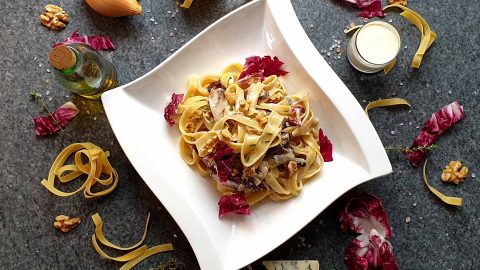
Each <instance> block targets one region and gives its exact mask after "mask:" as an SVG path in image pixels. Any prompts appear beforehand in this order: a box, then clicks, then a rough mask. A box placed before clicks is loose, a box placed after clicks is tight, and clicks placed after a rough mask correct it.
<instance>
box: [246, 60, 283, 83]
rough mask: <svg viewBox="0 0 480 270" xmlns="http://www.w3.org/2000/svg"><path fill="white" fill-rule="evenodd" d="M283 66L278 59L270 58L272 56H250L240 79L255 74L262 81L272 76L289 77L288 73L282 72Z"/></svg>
mask: <svg viewBox="0 0 480 270" xmlns="http://www.w3.org/2000/svg"><path fill="white" fill-rule="evenodd" d="M282 66H283V62H282V61H280V59H278V57H276V56H275V57H273V59H272V57H270V56H268V55H267V56H264V57H260V56H250V57H248V58H247V59H245V65H244V69H245V70H244V71H243V72H242V73H241V74H240V77H239V79H242V78H244V77H246V76H248V75H252V74H255V76H258V75H260V77H261V80H262V81H263V79H264V78H265V77H268V76H271V75H277V76H284V75H287V74H288V72H287V71H285V70H282V69H281V67H282Z"/></svg>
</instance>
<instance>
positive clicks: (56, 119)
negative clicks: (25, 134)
mask: <svg viewBox="0 0 480 270" xmlns="http://www.w3.org/2000/svg"><path fill="white" fill-rule="evenodd" d="M78 112H79V110H78V108H77V106H75V104H73V103H72V102H71V101H69V102H67V103H65V104H63V105H62V106H60V107H59V108H58V109H56V110H55V112H53V114H51V115H47V116H40V117H36V118H34V119H33V122H34V123H35V133H36V134H37V135H38V136H47V135H50V134H55V133H57V132H59V131H60V130H61V129H62V128H64V127H65V126H66V125H67V124H68V123H70V122H71V121H72V119H73V118H75V116H77V114H78Z"/></svg>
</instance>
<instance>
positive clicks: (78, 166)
mask: <svg viewBox="0 0 480 270" xmlns="http://www.w3.org/2000/svg"><path fill="white" fill-rule="evenodd" d="M72 154H74V161H75V163H74V164H69V165H64V164H65V162H66V161H67V159H68V158H69V157H70V156H71V155H72ZM109 155H110V154H109V152H104V151H103V150H102V149H101V148H100V147H98V146H96V145H94V144H92V143H89V142H86V143H74V144H71V145H69V146H67V147H66V148H65V149H63V151H62V152H61V153H60V154H59V155H58V156H57V158H56V159H55V161H54V162H53V164H52V167H51V168H50V172H49V173H48V178H47V180H46V179H43V180H42V182H41V184H42V185H43V186H44V187H45V188H47V189H48V191H50V192H51V193H53V194H55V195H57V196H60V197H67V196H71V195H74V194H75V193H78V192H80V191H82V190H83V194H84V196H85V198H87V199H90V198H95V197H100V196H104V195H107V194H109V193H110V192H112V191H113V190H114V189H115V188H116V187H117V184H118V179H119V177H118V173H117V171H116V170H115V169H114V168H112V166H111V165H110V162H109V161H108V159H107V157H108V156H109ZM82 156H83V157H86V158H87V159H88V162H86V163H84V162H83V160H82ZM66 172H69V173H67V174H65V173H66ZM84 174H86V175H87V179H86V180H85V182H84V183H83V184H82V185H81V186H80V187H79V188H78V189H77V190H75V191H73V192H63V191H61V190H58V189H57V188H56V187H55V179H57V178H58V180H59V181H60V183H68V182H70V181H72V180H74V179H76V178H78V177H80V176H81V175H84ZM102 174H106V175H108V178H106V179H100V177H101V175H102ZM97 183H98V184H100V185H102V186H109V187H108V188H107V189H104V190H102V191H98V192H94V191H92V190H91V189H92V187H93V186H94V185H95V184H97Z"/></svg>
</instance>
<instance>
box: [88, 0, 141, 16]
mask: <svg viewBox="0 0 480 270" xmlns="http://www.w3.org/2000/svg"><path fill="white" fill-rule="evenodd" d="M85 2H87V4H88V5H89V6H90V7H91V8H92V9H93V10H95V11H96V12H97V13H99V14H102V15H103V16H107V17H123V16H129V15H140V14H142V6H141V5H140V4H139V3H138V2H137V1H136V0H85Z"/></svg>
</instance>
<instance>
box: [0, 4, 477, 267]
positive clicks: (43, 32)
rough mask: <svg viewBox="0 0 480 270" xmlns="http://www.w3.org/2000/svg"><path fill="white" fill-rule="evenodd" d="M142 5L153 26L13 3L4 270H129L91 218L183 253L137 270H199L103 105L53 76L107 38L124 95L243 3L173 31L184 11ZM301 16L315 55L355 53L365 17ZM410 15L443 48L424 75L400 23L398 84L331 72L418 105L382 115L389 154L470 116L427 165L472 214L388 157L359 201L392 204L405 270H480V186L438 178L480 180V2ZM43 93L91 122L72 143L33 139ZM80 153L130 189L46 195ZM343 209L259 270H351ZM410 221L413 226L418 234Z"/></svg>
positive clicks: (363, 91)
mask: <svg viewBox="0 0 480 270" xmlns="http://www.w3.org/2000/svg"><path fill="white" fill-rule="evenodd" d="M141 2H142V5H143V9H144V14H143V15H142V16H138V17H127V18H120V19H116V18H106V17H102V16H99V15H97V14H96V13H94V12H93V11H92V10H91V9H89V8H88V7H87V6H86V5H85V4H84V3H83V1H64V2H58V1H54V2H50V1H46V0H40V1H2V4H1V6H2V8H1V9H0V21H1V23H0V79H1V80H0V81H1V82H0V107H1V108H2V109H1V114H0V125H1V137H2V140H1V141H0V153H1V154H0V157H1V158H0V165H1V170H0V173H1V177H0V181H1V192H0V243H1V247H0V269H115V268H119V266H120V265H121V264H119V263H115V262H110V261H106V260H103V259H101V258H100V257H99V255H98V254H97V253H96V252H95V251H94V250H93V248H92V246H91V243H90V237H91V234H92V233H93V224H92V222H91V221H90V216H91V215H92V214H94V213H96V212H99V213H100V214H101V216H102V217H103V219H104V221H105V222H106V225H105V234H106V236H107V237H108V238H110V239H113V240H114V241H115V242H116V243H119V244H129V243H133V242H135V241H137V239H138V238H139V237H140V235H141V229H140V228H139V227H141V226H143V225H142V224H143V222H144V220H145V217H146V214H147V212H148V211H150V212H151V213H152V220H151V226H150V231H149V234H148V237H147V244H150V245H154V244H160V243H165V242H172V243H173V244H174V246H175V251H174V252H171V253H168V254H160V255H156V256H153V257H151V258H149V259H148V260H147V261H145V262H143V263H142V264H141V265H139V266H138V267H137V269H151V268H153V267H155V266H159V265H162V264H164V263H165V262H166V261H167V260H168V258H169V257H171V258H175V259H176V260H178V261H181V262H184V263H185V265H186V266H185V267H184V269H198V264H197V262H196V260H195V256H194V253H193V251H192V249H191V248H190V246H189V244H188V241H187V240H186V238H185V236H184V235H183V234H182V232H181V230H180V229H179V227H178V226H177V225H176V223H175V222H174V221H173V219H172V218H171V217H170V215H169V214H168V212H167V211H166V210H165V208H164V207H163V206H162V204H161V203H160V202H159V200H158V199H157V198H156V197H155V196H154V195H153V194H152V193H151V192H150V191H149V189H148V188H147V186H146V185H145V184H144V182H143V181H142V179H141V178H140V177H139V176H138V174H137V173H136V172H135V170H134V169H133V167H132V166H131V165H130V163H129V161H128V159H127V158H126V156H125V155H124V153H123V152H122V150H121V148H120V147H119V145H118V143H117V142H116V140H115V137H114V134H113V132H112V130H111V128H110V126H109V124H108V120H107V118H106V117H105V114H104V112H103V109H102V107H101V103H100V102H92V101H88V100H84V99H82V98H79V97H76V96H73V95H71V94H69V93H68V92H67V91H65V90H62V89H61V87H60V86H59V85H58V84H57V83H56V82H55V81H54V79H53V77H52V73H48V72H47V66H48V63H47V55H48V52H49V48H50V45H51V44H52V43H54V42H56V41H59V40H61V39H63V38H65V37H66V36H67V35H68V34H69V33H70V32H71V31H73V30H75V29H79V30H80V32H81V33H85V34H102V33H105V34H108V35H109V36H110V37H111V38H112V39H113V41H114V42H115V43H116V44H117V46H118V49H117V50H116V51H114V52H104V53H103V55H105V56H106V57H107V58H108V59H110V60H111V61H113V63H114V64H115V65H116V66H117V68H118V71H119V77H120V82H121V83H122V84H123V83H127V82H130V81H132V80H134V79H135V78H137V77H139V76H141V75H143V74H144V73H146V72H147V71H149V70H151V69H152V68H154V67H155V66H156V65H158V64H160V63H161V62H162V61H163V60H164V59H165V58H167V57H168V56H169V55H170V54H171V52H170V50H171V49H178V48H179V47H180V46H181V45H182V43H183V42H185V41H188V40H189V39H191V38H192V37H194V36H195V35H196V34H197V33H198V32H200V31H201V30H202V29H204V28H205V27H207V26H208V25H209V24H211V23H213V22H214V21H215V20H217V19H219V18H220V17H222V16H223V15H225V14H227V13H228V12H229V11H232V10H234V9H235V8H237V7H239V6H241V5H242V4H244V3H245V1H242V0H228V1H227V0H195V3H194V5H193V6H192V8H191V9H190V10H180V12H179V13H178V14H176V16H175V17H174V18H172V17H171V14H169V13H168V12H167V11H174V10H175V7H176V6H175V1H174V0H166V1H151V0H144V1H141ZM293 2H294V7H295V10H296V12H297V15H298V17H299V19H300V21H301V23H302V25H303V26H304V28H305V30H306V32H307V34H308V35H309V37H310V38H311V39H312V41H313V43H314V44H315V46H316V47H317V49H318V50H324V49H327V50H328V48H329V47H330V46H331V45H332V44H333V39H334V38H333V36H335V39H340V40H341V41H342V43H341V45H342V47H343V48H345V46H346V43H347V40H348V39H347V38H346V37H345V36H344V34H343V29H344V27H345V26H346V25H347V24H348V23H349V22H350V21H352V20H355V19H356V14H357V13H358V11H357V10H356V9H354V8H352V7H350V6H348V5H345V4H343V3H342V2H341V1H340V0H338V1H334V0H331V1H330V0H303V1H299V0H294V1H293ZM49 3H53V4H60V5H61V6H62V7H63V8H64V9H65V10H66V11H67V12H68V13H69V14H70V16H71V23H70V24H69V25H68V27H67V29H65V30H63V31H60V32H54V31H49V30H47V29H46V28H44V27H43V26H41V25H40V23H39V22H38V19H37V17H38V15H39V14H40V13H41V12H42V8H43V6H44V5H46V4H49ZM409 7H411V8H413V9H414V10H417V11H418V12H420V13H421V14H422V15H423V16H424V17H425V19H426V20H427V21H428V22H429V23H430V25H431V26H432V28H433V30H435V31H436V33H437V34H438V40H437V41H436V42H435V44H434V45H433V47H432V48H431V50H430V51H429V52H428V53H427V54H426V57H425V59H424V62H423V64H422V66H421V68H420V69H419V70H412V68H410V60H411V58H412V56H413V54H414V52H415V50H416V46H417V44H418V42H419V38H418V37H419V33H418V31H417V30H416V29H415V28H414V27H413V26H411V25H410V24H409V23H408V22H406V21H405V20H403V19H402V18H401V17H400V16H399V15H398V14H395V13H391V14H389V15H388V17H387V18H386V20H389V19H392V23H393V24H394V25H395V26H396V27H397V28H398V29H399V31H400V34H401V36H402V41H403V43H404V45H407V47H405V48H403V46H402V50H401V53H400V55H399V58H398V60H399V62H398V64H397V66H396V67H395V69H394V70H393V71H392V73H391V74H389V75H388V76H384V75H383V74H376V75H363V74H360V73H358V72H356V71H354V70H353V68H352V67H350V65H349V64H348V62H347V60H346V57H345V54H343V55H342V57H341V59H335V60H334V59H332V57H330V58H329V57H326V58H327V60H328V61H330V63H331V66H332V68H333V69H334V70H335V71H336V72H337V74H338V75H339V76H340V78H341V79H342V80H343V81H344V82H345V84H346V85H347V86H348V87H349V88H350V89H351V91H352V93H353V94H354V95H355V97H356V98H357V99H358V101H359V102H360V104H362V105H366V102H367V101H372V100H376V99H378V98H387V97H391V95H392V93H396V94H397V95H398V96H400V97H403V98H406V99H408V100H409V101H410V102H411V104H412V108H411V110H410V111H409V110H408V109H405V108H396V109H378V110H376V111H372V113H371V120H372V122H373V124H374V125H375V127H376V129H377V131H378V133H379V135H380V137H381V139H382V141H383V143H384V144H385V145H387V144H403V145H409V144H410V143H411V142H412V140H413V138H414V137H415V136H416V135H417V134H418V132H419V129H418V128H417V126H419V127H420V128H421V126H422V124H423V122H424V121H425V120H426V119H427V118H428V117H429V116H430V115H431V113H432V112H434V111H436V110H437V109H439V108H441V107H443V106H444V105H446V104H449V103H451V102H452V101H454V100H459V101H460V102H461V103H462V104H463V105H464V108H465V113H466V117H465V120H464V121H462V122H461V123H459V124H457V125H455V126H454V127H453V128H451V129H450V130H448V131H447V132H446V133H445V135H443V136H442V137H441V138H440V140H439V141H438V145H439V149H438V150H436V151H435V152H433V153H431V154H430V165H429V175H430V178H431V183H432V184H433V185H434V186H436V187H438V189H440V190H442V191H444V192H445V193H447V194H452V195H457V196H461V197H463V199H464V206H462V207H458V208H457V207H449V206H446V205H444V204H443V203H442V202H441V201H439V200H438V199H437V198H436V197H434V196H433V195H432V194H430V193H429V192H428V190H427V189H426V187H425V185H424V184H423V182H422V178H421V170H420V169H414V168H411V167H410V165H409V164H408V163H407V162H406V160H405V159H404V158H403V156H401V155H400V154H394V153H393V154H390V159H391V162H392V165H393V168H394V173H393V174H391V175H389V176H386V177H382V178H380V179H377V180H373V181H370V182H368V183H366V184H364V185H361V186H359V187H357V188H356V189H355V190H357V191H368V192H372V193H375V194H377V195H378V196H379V197H380V198H381V199H382V201H383V203H384V205H385V207H386V210H387V212H388V214H389V216H390V222H391V226H392V229H393V232H394V236H393V238H392V240H391V241H392V244H393V247H394V252H395V257H396V259H397V263H398V265H399V267H400V269H434V268H435V269H445V270H447V269H479V268H480V258H479V256H478V255H477V252H478V249H479V248H480V229H479V228H480V226H479V225H480V213H479V211H480V200H478V197H477V196H479V195H480V191H479V187H478V185H479V184H478V178H479V177H478V176H477V177H476V178H474V177H472V176H469V178H468V179H467V180H466V182H465V183H464V184H462V185H459V186H453V185H446V184H443V183H441V181H440V180H439V177H440V171H441V169H442V167H443V166H445V165H446V164H447V163H448V162H449V161H450V160H457V159H460V160H462V161H463V162H464V164H465V165H467V166H469V167H470V170H471V173H474V174H477V175H478V174H479V171H478V164H479V156H478V155H479V154H478V153H479V152H480V149H479V145H478V144H477V141H478V139H479V132H478V123H480V110H479V105H478V100H479V95H478V93H479V91H480V90H479V86H480V68H479V66H480V58H479V52H480V45H479V44H480V40H479V32H478V27H479V26H480V17H479V16H478V13H479V12H480V6H479V5H478V4H476V3H475V1H467V0H458V1H449V2H445V3H444V4H443V5H441V4H439V3H437V2H436V1H410V3H409ZM152 18H153V19H154V21H155V22H152V21H151V19H152ZM356 20H357V21H360V19H358V18H357V19H356ZM171 32H172V33H173V37H170V33H171ZM151 37H154V39H152V38H151ZM41 65H43V66H41ZM46 81H48V84H47V83H46ZM34 89H35V90H38V91H39V92H41V93H42V94H43V96H44V98H49V97H52V98H53V99H52V101H51V102H50V104H51V108H54V107H56V106H59V105H61V104H63V103H64V102H65V101H66V100H68V99H69V98H67V97H66V95H70V97H71V98H72V100H73V101H74V103H75V104H77V105H78V107H79V108H80V110H81V113H80V115H79V116H78V117H77V118H76V119H75V120H74V121H73V122H72V123H71V124H70V125H69V126H68V127H67V128H66V132H65V134H64V135H57V136H51V137H48V138H38V137H36V136H35V134H34V127H33V124H32V118H33V117H35V116H37V115H38V108H39V104H37V103H35V102H33V101H32V100H31V99H30V96H29V92H30V91H31V90H34ZM47 91H49V92H50V94H49V95H47V94H46V93H47ZM126 109H128V108H126ZM87 111H89V112H90V114H88V113H87ZM410 123H411V124H410ZM391 131H394V134H393V135H392V134H391ZM83 141H91V142H93V143H95V144H98V145H99V146H101V147H102V148H104V149H108V150H109V151H110V152H111V163H112V164H114V166H115V167H116V168H117V169H118V171H119V174H120V176H121V181H120V184H119V186H118V188H117V190H116V191H115V192H114V193H112V194H111V195H109V196H106V197H105V198H102V199H98V200H85V199H84V198H83V197H82V196H80V195H78V196H72V197H69V198H59V197H55V196H53V195H51V194H50V193H49V192H47V191H46V190H45V189H44V188H43V187H42V186H41V185H40V180H41V179H42V178H43V177H46V176H47V173H48V171H49V166H50V164H51V163H52V161H53V159H54V158H55V156H56V155H57V154H58V153H59V152H60V151H61V150H62V149H63V148H64V147H65V146H67V145H68V144H70V143H74V142H83ZM340 180H341V179H339V181H340ZM71 188H72V189H73V187H71ZM415 205H416V206H415ZM340 206H341V200H339V201H337V202H335V203H334V204H333V205H332V206H330V207H329V208H328V209H327V210H326V211H324V212H323V213H322V214H321V215H320V216H318V217H317V218H316V219H315V220H313V221H312V222H311V223H310V224H308V225H307V226H306V227H305V228H304V229H302V230H301V231H300V232H299V233H298V234H297V235H296V236H294V237H292V238H291V239H290V240H288V241H287V242H285V243H284V244H283V245H282V246H280V247H278V248H277V249H275V250H274V251H273V252H271V253H270V254H268V255H266V256H265V257H264V258H262V259H261V260H263V259H314V260H319V261H320V265H321V269H344V268H345V266H344V264H343V254H344V250H345V247H346V246H347V244H348V243H349V242H350V241H351V239H353V237H354V234H351V233H348V234H345V235H344V234H342V233H341V231H340V228H339V223H338V220H337V215H338V211H339V208H340ZM58 214H69V215H72V216H78V217H80V218H81V219H82V224H81V225H80V226H79V227H78V228H76V229H75V230H73V231H72V232H70V233H68V234H62V233H60V232H58V231H56V230H54V229H53V228H52V222H53V219H54V217H55V216H56V215H58ZM407 217H410V218H411V222H410V223H408V224H407V223H406V222H405V219H406V218H407ZM279 226H281V224H279ZM113 240H112V241H113ZM253 246H254V245H253ZM261 260H259V261H258V262H256V263H254V264H253V266H254V268H258V269H261V264H260V261H261Z"/></svg>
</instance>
